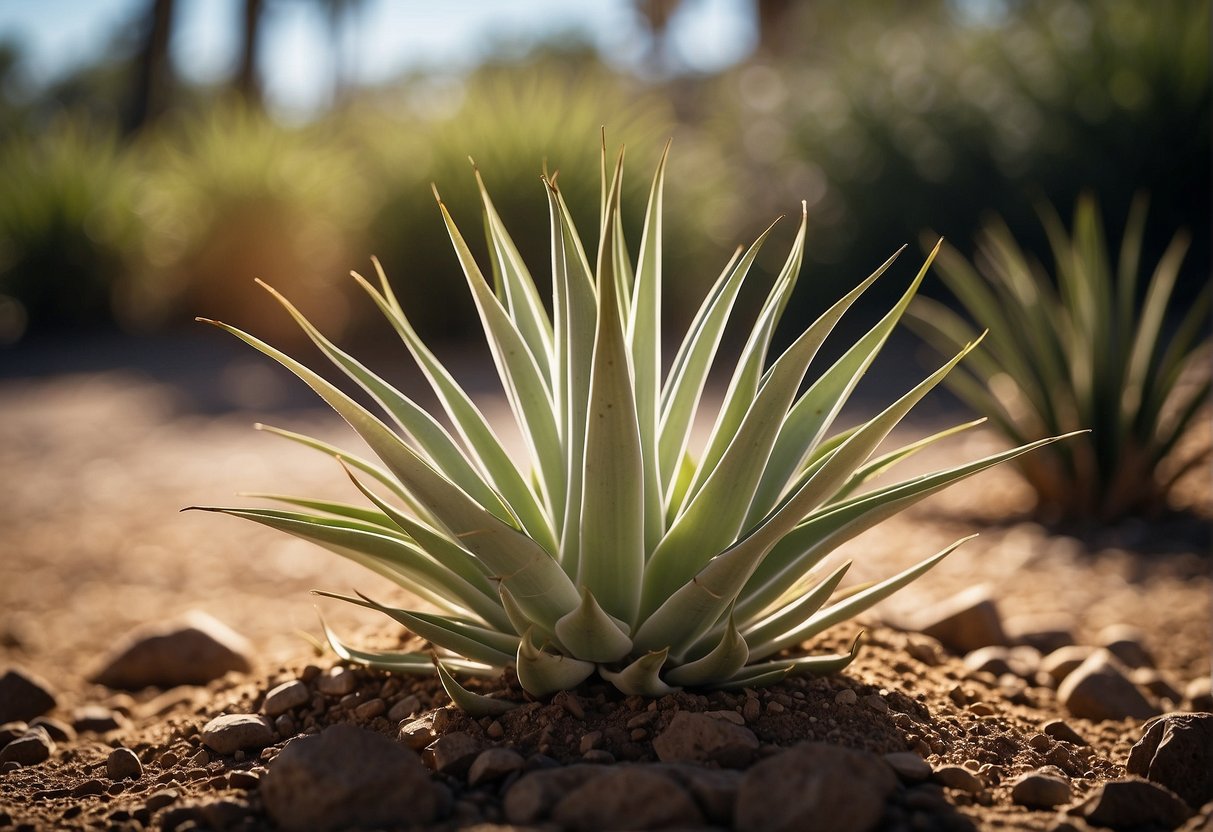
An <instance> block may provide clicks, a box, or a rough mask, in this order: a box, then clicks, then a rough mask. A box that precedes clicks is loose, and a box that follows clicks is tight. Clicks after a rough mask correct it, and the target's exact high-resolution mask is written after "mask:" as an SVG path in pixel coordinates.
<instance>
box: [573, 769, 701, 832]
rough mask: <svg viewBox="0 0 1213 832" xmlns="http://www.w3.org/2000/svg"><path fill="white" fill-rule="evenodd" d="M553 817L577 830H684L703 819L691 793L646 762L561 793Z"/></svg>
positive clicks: (616, 770) (591, 831) (607, 772)
mask: <svg viewBox="0 0 1213 832" xmlns="http://www.w3.org/2000/svg"><path fill="white" fill-rule="evenodd" d="M551 819H552V820H554V821H555V822H556V823H559V824H560V825H561V826H562V827H563V828H565V829H570V830H575V832H583V831H584V832H593V830H599V829H604V830H605V829H666V828H670V827H684V828H686V827H695V826H700V825H702V824H703V822H704V818H703V814H702V813H701V812H700V811H699V808H698V807H697V806H696V805H695V801H694V800H692V799H691V797H690V795H688V794H687V793H686V792H685V791H683V790H682V789H681V788H680V787H679V786H678V785H677V784H676V783H674V782H673V781H672V780H671V779H670V778H668V777H663V776H662V775H661V774H659V773H657V772H656V771H654V770H653V769H652V768H651V767H648V766H626V767H619V768H612V769H607V770H606V772H605V773H604V774H603V775H602V776H600V777H594V778H592V779H590V780H588V781H586V782H585V783H583V784H582V785H580V786H579V787H577V788H575V789H573V790H572V791H571V792H569V793H568V794H567V795H565V796H564V797H562V798H561V799H560V800H559V801H558V802H557V803H556V805H555V806H554V807H553V808H552V811H551Z"/></svg>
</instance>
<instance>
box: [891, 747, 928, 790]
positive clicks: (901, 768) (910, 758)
mask: <svg viewBox="0 0 1213 832" xmlns="http://www.w3.org/2000/svg"><path fill="white" fill-rule="evenodd" d="M884 761H885V762H886V763H888V764H889V768H891V769H893V771H894V772H895V773H896V774H897V776H898V777H900V778H901V780H902V782H903V783H921V782H922V781H923V780H926V779H927V778H928V777H930V776H931V764H930V763H928V762H927V761H926V760H924V759H923V758H922V757H920V756H918V755H917V754H915V753H914V752H913V751H894V752H893V753H892V754H885V755H884Z"/></svg>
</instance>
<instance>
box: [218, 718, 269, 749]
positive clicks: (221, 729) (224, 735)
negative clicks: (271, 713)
mask: <svg viewBox="0 0 1213 832" xmlns="http://www.w3.org/2000/svg"><path fill="white" fill-rule="evenodd" d="M273 741H274V729H273V728H272V727H271V726H270V724H269V722H268V721H266V719H265V718H264V717H261V716H258V715H257V714H224V715H222V716H217V717H215V718H214V719H212V720H211V721H210V722H208V723H207V724H206V725H204V726H202V742H203V743H205V744H206V747H207V748H209V749H211V750H212V751H215V752H216V753H219V754H234V753H236V752H237V751H243V750H245V749H249V748H264V747H265V746H267V745H269V744H270V743H272V742H273Z"/></svg>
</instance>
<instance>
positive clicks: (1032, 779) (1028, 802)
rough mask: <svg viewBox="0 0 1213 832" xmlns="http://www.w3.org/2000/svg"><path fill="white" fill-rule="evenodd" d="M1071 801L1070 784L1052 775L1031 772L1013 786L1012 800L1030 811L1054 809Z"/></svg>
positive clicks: (1022, 776) (1021, 777)
mask: <svg viewBox="0 0 1213 832" xmlns="http://www.w3.org/2000/svg"><path fill="white" fill-rule="evenodd" d="M1069 799H1070V784H1069V783H1067V782H1066V781H1065V780H1063V779H1062V778H1060V777H1057V776H1055V775H1052V774H1042V773H1041V772H1039V771H1029V772H1027V773H1025V774H1023V775H1021V776H1020V777H1019V778H1018V779H1017V780H1015V782H1014V783H1013V784H1012V785H1011V800H1012V801H1014V802H1015V803H1017V804H1018V805H1020V806H1026V807H1027V808H1029V809H1052V808H1053V807H1054V806H1060V805H1061V804H1063V803H1066V802H1068V801H1069Z"/></svg>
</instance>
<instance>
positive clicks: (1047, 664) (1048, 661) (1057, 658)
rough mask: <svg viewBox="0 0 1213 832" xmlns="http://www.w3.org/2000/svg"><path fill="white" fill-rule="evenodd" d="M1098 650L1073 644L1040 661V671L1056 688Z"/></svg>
mask: <svg viewBox="0 0 1213 832" xmlns="http://www.w3.org/2000/svg"><path fill="white" fill-rule="evenodd" d="M1095 650H1096V648H1094V647H1089V646H1087V645H1085V644H1071V645H1069V646H1067V647H1062V648H1059V649H1057V650H1054V651H1053V652H1052V653H1049V654H1048V655H1047V656H1045V657H1044V658H1042V659H1041V660H1040V667H1039V670H1040V672H1041V673H1043V674H1045V675H1047V676H1048V678H1049V679H1051V680H1052V683H1053V685H1054V686H1057V685H1059V684H1061V682H1062V680H1063V679H1065V678H1066V677H1067V676H1069V675H1070V674H1071V673H1073V672H1074V671H1075V670H1077V669H1078V666H1079V665H1081V664H1082V663H1083V662H1085V661H1086V660H1087V659H1088V658H1090V656H1091V654H1092V653H1094V652H1095Z"/></svg>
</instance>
